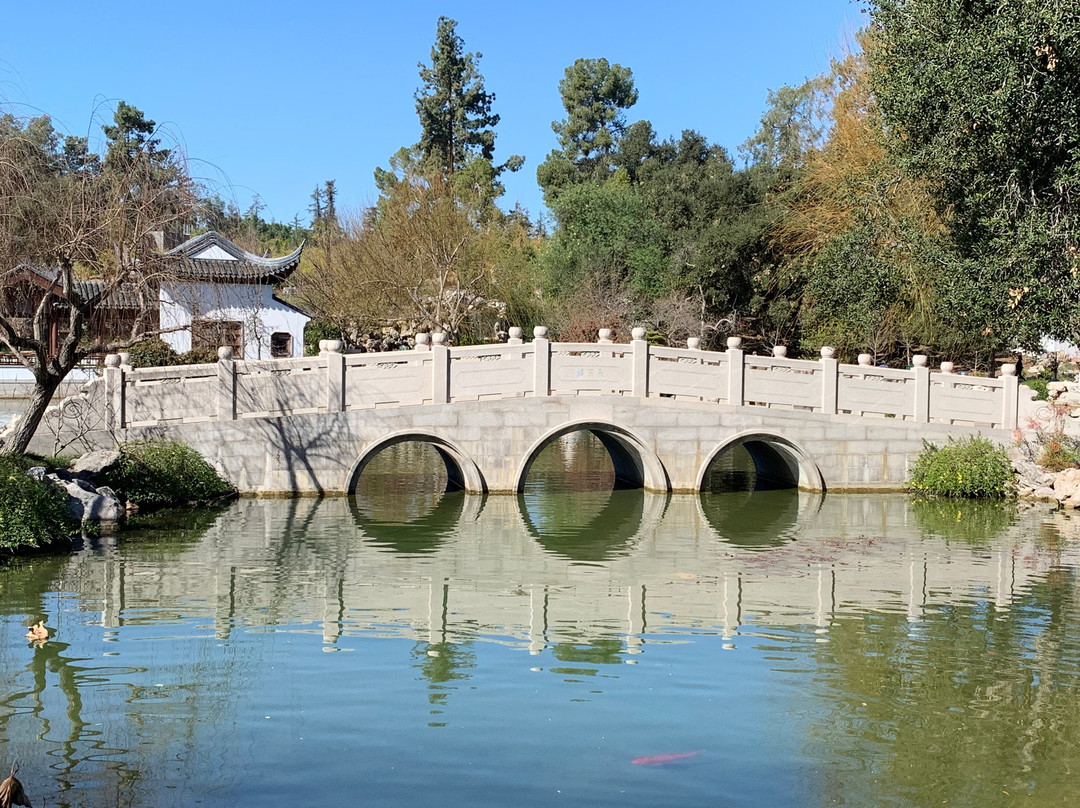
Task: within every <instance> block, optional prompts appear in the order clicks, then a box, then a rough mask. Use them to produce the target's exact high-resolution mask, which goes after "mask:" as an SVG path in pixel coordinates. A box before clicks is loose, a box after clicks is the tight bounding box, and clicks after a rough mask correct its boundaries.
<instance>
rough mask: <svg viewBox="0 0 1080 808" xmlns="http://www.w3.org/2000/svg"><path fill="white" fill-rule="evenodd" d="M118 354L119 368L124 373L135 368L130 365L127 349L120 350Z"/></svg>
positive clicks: (129, 355)
mask: <svg viewBox="0 0 1080 808" xmlns="http://www.w3.org/2000/svg"><path fill="white" fill-rule="evenodd" d="M118 356H119V357H120V369H121V370H122V371H124V373H131V371H133V370H135V368H133V367H132V366H131V354H129V353H128V352H127V351H121V352H120V353H119V354H118Z"/></svg>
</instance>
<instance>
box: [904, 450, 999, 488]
mask: <svg viewBox="0 0 1080 808" xmlns="http://www.w3.org/2000/svg"><path fill="white" fill-rule="evenodd" d="M923 447H924V448H923V451H922V453H921V454H920V455H919V457H918V459H917V460H916V461H915V468H914V469H913V470H912V472H911V480H910V481H909V482H908V485H909V486H910V487H912V488H914V489H915V490H917V491H925V492H926V493H929V494H937V495H938V496H943V497H1005V496H1009V495H1010V494H1012V493H1013V492H1014V485H1013V470H1012V463H1010V462H1009V457H1008V455H1006V454H1005V450H1004V449H1002V448H1001V447H1000V446H997V445H995V444H994V443H991V442H990V441H989V440H987V439H986V438H983V437H977V436H972V437H968V438H965V439H963V440H955V439H953V438H950V439H949V445H948V446H943V447H938V446H935V445H934V444H933V443H930V442H929V441H923Z"/></svg>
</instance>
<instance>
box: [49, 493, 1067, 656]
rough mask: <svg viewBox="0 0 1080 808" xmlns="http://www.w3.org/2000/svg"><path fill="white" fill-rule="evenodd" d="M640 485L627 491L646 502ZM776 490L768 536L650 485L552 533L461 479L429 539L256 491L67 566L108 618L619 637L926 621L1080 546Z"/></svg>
mask: <svg viewBox="0 0 1080 808" xmlns="http://www.w3.org/2000/svg"><path fill="white" fill-rule="evenodd" d="M624 493H626V492H623V493H620V492H616V493H615V494H613V495H612V500H611V502H610V504H609V507H612V508H616V509H619V510H620V511H623V510H627V509H628V508H629V507H630V502H631V501H630V500H627V499H625V498H624ZM776 493H777V494H778V495H780V496H782V497H786V500H783V501H780V500H777V501H776V502H773V503H771V504H770V508H769V509H770V510H771V512H772V514H773V516H772V517H771V518H772V522H771V523H770V524H769V525H768V529H767V530H765V529H763V530H762V532H761V533H760V534H759V535H758V536H756V537H753V540H752V541H750V542H749V544H748V542H747V541H746V539H745V537H746V534H745V533H744V532H742V529H741V528H738V529H735V528H734V527H732V526H733V525H737V524H738V523H739V522H740V518H739V517H738V516H737V511H735V512H734V513H733V512H731V511H726V512H725V514H726V515H722V516H721V515H718V514H717V513H712V514H710V507H709V506H708V505H707V504H706V505H703V504H702V501H701V500H700V499H699V498H697V497H674V498H668V497H660V496H655V495H648V494H644V493H641V492H629V495H630V496H632V497H636V498H637V504H636V505H633V511H632V513H633V515H634V516H635V518H636V519H637V520H638V521H637V523H636V525H633V524H631V522H632V521H633V520H628V521H627V522H626V527H625V529H624V530H623V531H622V532H621V533H616V534H614V535H613V536H612V537H611V538H610V539H609V540H608V541H607V542H606V544H605V543H597V541H593V542H592V543H588V542H584V543H583V542H581V541H577V540H575V539H574V537H573V536H570V537H569V538H567V536H566V535H565V534H564V533H563V534H560V533H559V531H558V530H554V531H553V532H548V533H545V525H544V524H543V523H542V521H538V520H537V519H535V518H534V517H533V516H530V515H529V514H528V513H527V511H526V510H525V509H523V508H522V507H521V505H520V504H519V501H517V500H515V499H513V498H505V497H497V498H487V499H486V500H481V499H480V498H475V497H466V496H464V495H461V494H458V495H456V496H455V497H453V498H451V500H450V501H449V502H447V503H443V504H440V505H438V506H436V507H434V508H433V509H432V511H431V513H430V514H428V515H427V516H426V517H424V519H426V522H425V523H424V524H426V526H427V528H428V530H427V538H426V539H425V540H424V541H422V542H420V544H419V545H418V544H416V543H409V542H403V541H402V540H401V536H397V537H396V536H395V533H394V530H393V526H392V524H391V523H390V522H388V521H387V520H382V521H380V520H371V519H370V518H368V517H367V516H365V514H364V513H363V511H362V509H357V508H356V507H355V506H350V504H349V502H348V501H347V500H345V499H340V498H338V499H324V500H308V499H300V500H289V501H263V500H243V501H241V502H239V503H237V504H236V505H235V506H234V507H233V508H232V509H230V510H229V511H228V512H226V514H224V515H223V516H222V517H221V518H220V519H219V520H218V521H217V522H215V523H214V524H213V525H211V526H210V527H209V529H208V530H207V531H206V533H205V534H204V535H202V536H201V537H199V538H196V539H193V540H192V542H191V543H190V544H189V545H187V546H186V547H184V548H183V549H182V550H181V551H180V554H181V558H180V560H181V563H178V564H175V565H171V566H170V567H169V568H168V571H164V570H163V568H162V567H161V566H160V565H159V564H158V563H157V560H156V558H154V557H153V553H152V552H151V553H149V555H146V551H143V550H141V549H140V546H139V544H138V543H137V542H131V543H126V544H125V545H123V546H121V547H119V548H117V549H114V550H109V551H106V552H89V551H88V552H84V553H83V554H81V555H79V556H76V557H75V558H74V559H73V560H72V561H71V563H70V566H69V569H68V570H66V571H65V572H64V576H63V577H64V580H65V585H66V586H68V587H70V588H71V589H72V590H73V591H74V592H75V593H76V594H77V596H78V597H79V599H80V600H81V601H82V602H83V603H84V604H85V606H84V608H85V609H87V610H88V611H91V612H99V618H98V619H99V620H100V621H101V623H102V624H103V625H104V626H106V627H115V626H118V625H122V624H124V623H125V622H127V621H130V620H132V619H133V616H132V612H131V608H130V606H129V604H139V605H144V604H156V606H155V607H154V609H152V610H151V611H154V610H165V611H170V610H171V611H172V613H174V614H177V615H183V616H185V617H187V618H193V619H198V618H200V617H203V618H207V619H212V620H213V622H214V624H215V626H216V630H217V632H218V633H219V635H221V636H227V635H228V634H229V633H230V632H231V631H233V630H234V628H236V627H243V626H264V625H271V626H273V625H289V626H291V627H294V628H293V629H291V630H317V631H319V632H321V633H322V636H323V639H324V642H326V643H330V644H333V643H337V642H339V641H340V640H341V638H342V637H348V636H350V635H377V636H397V637H404V638H410V639H413V640H416V641H421V642H429V643H455V642H461V641H472V640H476V639H485V640H490V641H494V642H500V643H505V644H510V645H517V646H521V647H527V648H528V649H529V650H531V651H533V652H538V651H540V650H542V649H544V648H545V647H550V646H552V645H555V644H558V643H581V642H589V641H591V640H594V639H598V638H606V639H619V640H620V643H621V645H622V646H623V647H624V648H625V649H626V650H627V651H633V650H635V649H640V648H641V647H642V646H643V645H645V644H647V643H648V642H650V641H652V640H653V639H655V638H656V635H663V634H664V633H665V630H666V628H669V627H675V626H678V627H679V628H680V630H682V629H685V628H687V627H689V628H699V629H702V630H708V631H716V632H720V633H722V634H724V635H725V636H728V637H731V638H735V637H737V635H738V634H739V633H740V631H751V632H752V631H753V624H754V622H755V620H757V619H759V618H762V619H764V618H767V619H768V621H769V623H770V624H785V623H786V624H792V625H795V624H798V625H814V626H818V627H821V628H822V629H827V627H828V626H829V625H830V623H831V622H832V621H833V620H834V619H835V618H836V617H837V616H838V614H841V613H842V612H843V610H844V605H845V604H847V603H859V604H861V608H862V609H882V610H887V611H894V612H896V611H902V612H904V613H906V614H907V615H908V617H909V619H911V620H916V621H917V620H918V619H919V617H920V615H921V613H922V611H923V610H924V609H925V608H927V607H928V606H931V605H933V603H935V602H938V601H939V600H940V599H941V598H945V597H949V596H950V595H954V594H958V593H959V594H960V595H962V596H970V597H974V598H977V599H980V600H985V601H987V602H990V603H992V604H993V605H994V606H995V607H996V608H1002V609H1007V608H1009V606H1010V603H1011V602H1012V601H1013V599H1014V598H1015V597H1016V596H1017V595H1018V593H1019V592H1021V591H1022V590H1024V588H1025V587H1026V586H1027V585H1028V584H1029V582H1030V581H1031V580H1032V579H1033V578H1034V577H1037V576H1039V575H1041V574H1042V573H1044V572H1045V571H1046V569H1047V568H1048V566H1049V565H1050V564H1051V563H1058V562H1059V561H1060V558H1059V557H1058V556H1060V554H1061V553H1062V552H1065V553H1068V554H1069V555H1074V554H1075V553H1076V551H1075V550H1073V549H1072V548H1071V547H1069V548H1066V549H1065V550H1061V549H1060V548H1058V549H1057V550H1055V551H1054V552H1056V553H1057V554H1058V556H1055V555H1053V554H1052V553H1050V552H1049V551H1048V550H1046V549H1045V548H1043V547H1041V546H1040V545H1039V543H1038V540H1037V539H1034V538H1032V536H1033V535H1034V534H1035V533H1036V532H1037V531H1034V530H1032V529H1031V528H1030V526H1027V527H1025V526H1024V525H1020V524H1017V525H1013V524H1009V520H1008V519H1007V518H1006V519H1005V520H1003V522H1002V524H1001V530H1002V531H1003V534H1002V538H1001V539H1000V540H998V541H994V542H993V543H990V544H987V543H985V542H983V543H981V544H979V545H975V546H972V547H971V548H970V549H967V548H965V549H964V550H962V551H959V552H958V551H957V549H956V547H955V546H953V547H948V543H947V539H941V538H939V537H937V536H935V535H933V534H932V533H929V532H928V530H927V529H926V528H925V527H920V526H919V525H918V524H910V519H908V520H906V519H905V516H906V514H905V511H906V509H907V508H908V504H907V502H906V500H904V499H897V498H886V497H847V498H845V497H830V498H829V499H828V500H826V501H824V502H822V501H821V500H820V498H818V497H816V496H814V495H811V494H807V493H799V492H776ZM734 496H735V497H739V496H741V495H734ZM754 496H755V497H758V496H760V495H754ZM905 521H908V522H909V524H908V526H906V527H902V528H897V527H896V525H898V524H904V522H905ZM886 523H887V524H888V525H890V527H889V528H888V530H887V532H886V530H885V528H884V525H886ZM238 526H242V529H238ZM548 527H550V525H549V526H548ZM556 527H557V526H556ZM729 527H732V529H731V532H730V533H729V534H728V535H727V536H725V535H724V532H725V530H727V529H728V528H729ZM930 529H931V530H938V529H939V528H937V527H934V526H933V525H931V526H930ZM672 534H678V535H679V536H680V537H681V538H682V540H681V541H678V542H674V541H672V540H671V539H670V537H671V535H672ZM402 535H404V534H402ZM739 537H743V538H742V539H741V540H740V538H739ZM493 547H497V548H498V551H497V552H495V551H493V550H492V548H493ZM144 555H145V560H144ZM946 555H947V556H948V558H949V563H947V564H935V563H933V562H934V560H935V559H936V558H938V557H944V556H946ZM134 619H138V618H134ZM296 626H310V627H317V628H311V629H296V628H295V627H296Z"/></svg>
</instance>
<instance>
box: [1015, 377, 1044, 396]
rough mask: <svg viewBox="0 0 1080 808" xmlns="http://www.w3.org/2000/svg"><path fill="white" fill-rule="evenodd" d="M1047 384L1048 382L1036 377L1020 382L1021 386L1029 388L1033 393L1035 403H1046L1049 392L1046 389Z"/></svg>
mask: <svg viewBox="0 0 1080 808" xmlns="http://www.w3.org/2000/svg"><path fill="white" fill-rule="evenodd" d="M1049 383H1050V382H1048V381H1047V380H1046V379H1043V378H1041V377H1036V378H1034V379H1025V380H1024V381H1022V382H1021V384H1024V385H1027V386H1028V387H1030V388H1031V389H1032V390H1034V391H1035V400H1036V401H1046V400H1047V397H1048V396H1049V392H1050V391H1049V390H1048V388H1047V385H1048V384H1049Z"/></svg>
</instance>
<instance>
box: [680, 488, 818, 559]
mask: <svg viewBox="0 0 1080 808" xmlns="http://www.w3.org/2000/svg"><path fill="white" fill-rule="evenodd" d="M807 496H810V495H807V494H805V493H803V494H800V492H799V491H798V490H797V489H793V488H787V489H782V490H776V491H729V492H727V493H723V494H701V495H700V501H701V511H702V513H703V514H704V516H705V519H706V521H707V522H708V523H709V525H710V526H711V527H712V529H713V530H715V531H716V533H717V535H719V536H720V538H721V539H723V540H724V541H726V542H727V543H728V544H734V545H737V546H739V547H748V548H762V549H765V548H769V547H779V546H781V545H783V544H786V543H787V542H789V541H792V540H793V539H794V538H795V536H796V534H797V530H798V525H799V503H800V499H805V498H806V497H807Z"/></svg>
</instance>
